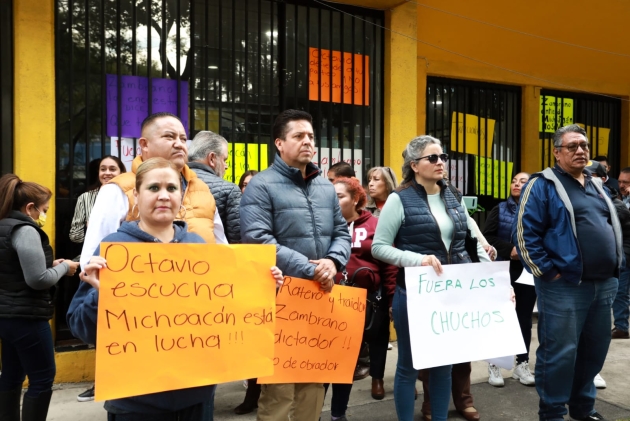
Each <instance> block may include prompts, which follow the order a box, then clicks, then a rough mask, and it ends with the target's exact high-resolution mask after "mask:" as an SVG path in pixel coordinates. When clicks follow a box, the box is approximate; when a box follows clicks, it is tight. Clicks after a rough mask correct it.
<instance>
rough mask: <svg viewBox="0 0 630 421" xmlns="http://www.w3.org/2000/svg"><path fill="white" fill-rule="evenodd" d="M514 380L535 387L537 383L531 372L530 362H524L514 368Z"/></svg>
mask: <svg viewBox="0 0 630 421" xmlns="http://www.w3.org/2000/svg"><path fill="white" fill-rule="evenodd" d="M512 378H513V379H516V380H518V381H520V382H521V384H524V385H525V386H533V385H534V384H535V383H536V380H534V376H532V373H531V372H530V371H529V362H527V361H523V362H522V363H520V364H517V365H516V367H514V371H513V372H512Z"/></svg>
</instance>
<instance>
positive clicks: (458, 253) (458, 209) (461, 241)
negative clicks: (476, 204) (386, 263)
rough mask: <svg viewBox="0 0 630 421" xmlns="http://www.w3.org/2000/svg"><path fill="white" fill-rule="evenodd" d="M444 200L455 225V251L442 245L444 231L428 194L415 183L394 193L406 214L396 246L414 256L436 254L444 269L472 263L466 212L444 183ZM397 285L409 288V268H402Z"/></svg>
mask: <svg viewBox="0 0 630 421" xmlns="http://www.w3.org/2000/svg"><path fill="white" fill-rule="evenodd" d="M438 184H439V185H440V188H441V190H440V197H441V198H442V200H443V201H444V204H445V205H446V206H445V207H446V211H447V213H448V215H449V216H450V218H451V220H452V221H453V227H454V229H453V238H452V241H451V247H450V249H449V250H446V247H445V246H444V242H443V241H442V234H441V231H440V227H439V226H438V225H437V222H436V221H435V218H434V217H433V214H432V213H431V209H430V207H429V203H428V201H427V192H426V190H425V189H424V187H422V186H421V185H420V184H418V183H417V182H416V181H415V180H412V181H411V182H409V183H405V184H404V185H401V186H400V187H399V188H398V189H397V190H396V191H395V192H394V193H396V194H398V196H399V197H400V201H401V202H402V205H403V209H404V211H405V221H404V222H403V224H402V225H401V226H400V229H399V230H398V234H397V235H396V240H395V246H396V248H398V249H399V250H408V251H412V252H414V253H421V254H433V255H435V256H436V257H437V258H438V259H440V262H442V264H443V265H448V264H458V263H471V260H470V257H469V256H468V253H467V252H466V248H465V239H466V230H467V229H468V221H467V217H466V214H465V212H466V211H465V210H464V208H463V207H462V205H461V204H460V203H459V202H458V201H457V198H456V197H455V195H454V194H453V192H452V191H451V190H450V189H448V188H447V187H446V185H445V184H443V183H442V182H441V181H439V182H438ZM396 282H397V284H398V285H399V286H400V287H402V288H406V286H405V268H400V270H399V271H398V277H397V279H396Z"/></svg>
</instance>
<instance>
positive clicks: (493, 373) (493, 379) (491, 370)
mask: <svg viewBox="0 0 630 421" xmlns="http://www.w3.org/2000/svg"><path fill="white" fill-rule="evenodd" d="M488 383H490V384H491V385H492V386H494V387H503V386H504V385H505V382H504V381H503V376H501V369H500V368H499V367H497V366H496V365H494V364H488Z"/></svg>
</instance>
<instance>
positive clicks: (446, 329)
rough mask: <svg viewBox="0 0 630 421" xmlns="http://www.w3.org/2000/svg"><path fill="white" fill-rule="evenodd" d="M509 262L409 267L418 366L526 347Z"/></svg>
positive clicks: (517, 351)
mask: <svg viewBox="0 0 630 421" xmlns="http://www.w3.org/2000/svg"><path fill="white" fill-rule="evenodd" d="M509 263H510V262H496V263H469V264H463V265H444V266H442V269H443V272H442V275H441V276H438V275H437V274H436V273H435V271H434V270H433V268H432V267H431V266H421V267H413V268H405V282H406V284H407V313H408V316H409V329H410V332H409V333H410V336H411V353H412V358H413V366H414V368H416V369H418V370H420V369H424V368H430V367H438V366H443V365H448V364H456V363H461V362H466V361H477V360H485V359H490V358H496V357H504V356H506V355H516V354H521V353H523V352H525V344H524V342H523V337H522V335H521V329H520V327H519V324H518V320H517V318H516V311H515V309H514V303H512V302H511V301H510V274H509ZM427 350H429V351H427Z"/></svg>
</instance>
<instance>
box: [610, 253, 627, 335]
mask: <svg viewBox="0 0 630 421" xmlns="http://www.w3.org/2000/svg"><path fill="white" fill-rule="evenodd" d="M629 265H630V262H629V261H628V260H627V259H626V261H625V264H624V265H623V266H622V267H621V273H620V274H619V288H618V289H617V295H616V296H615V301H613V304H612V309H613V316H614V317H615V327H616V328H617V329H619V330H623V331H624V332H627V331H628V317H630V309H629V306H630V267H629Z"/></svg>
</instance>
